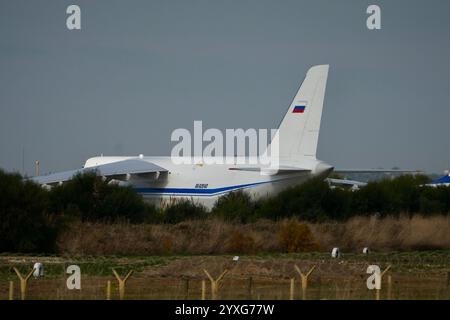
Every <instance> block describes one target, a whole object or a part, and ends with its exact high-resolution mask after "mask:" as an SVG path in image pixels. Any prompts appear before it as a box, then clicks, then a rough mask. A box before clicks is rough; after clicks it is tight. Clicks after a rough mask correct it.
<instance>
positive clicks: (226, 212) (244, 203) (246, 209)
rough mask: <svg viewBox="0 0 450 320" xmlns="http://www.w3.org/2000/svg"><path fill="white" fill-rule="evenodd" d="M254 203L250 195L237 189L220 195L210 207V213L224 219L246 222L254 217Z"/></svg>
mask: <svg viewBox="0 0 450 320" xmlns="http://www.w3.org/2000/svg"><path fill="white" fill-rule="evenodd" d="M254 207H255V203H254V202H253V201H252V200H251V198H250V196H249V195H248V194H247V193H245V192H242V191H241V190H239V191H234V192H230V193H228V194H226V195H224V196H222V197H220V198H219V199H218V200H217V202H216V203H215V205H214V208H213V209H212V214H213V215H214V216H217V217H219V218H221V219H224V220H226V221H237V222H243V223H245V222H248V221H250V220H252V219H253V218H254V211H255V210H254V209H255V208H254Z"/></svg>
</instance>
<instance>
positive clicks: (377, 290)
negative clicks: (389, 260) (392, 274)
mask: <svg viewBox="0 0 450 320" xmlns="http://www.w3.org/2000/svg"><path fill="white" fill-rule="evenodd" d="M389 269H391V265H388V266H387V268H386V269H385V270H384V271H383V272H382V273H381V274H380V288H379V289H376V290H375V291H376V295H375V299H376V300H380V291H381V284H382V283H383V276H384V274H385V273H386V272H388V271H389ZM389 281H390V280H389V279H388V294H389V295H390V290H391V284H390V283H389Z"/></svg>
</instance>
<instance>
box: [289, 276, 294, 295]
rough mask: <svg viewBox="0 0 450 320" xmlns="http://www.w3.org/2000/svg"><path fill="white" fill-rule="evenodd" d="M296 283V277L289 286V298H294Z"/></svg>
mask: <svg viewBox="0 0 450 320" xmlns="http://www.w3.org/2000/svg"><path fill="white" fill-rule="evenodd" d="M294 283H295V279H294V278H291V286H290V288H289V300H294V285H295V284H294Z"/></svg>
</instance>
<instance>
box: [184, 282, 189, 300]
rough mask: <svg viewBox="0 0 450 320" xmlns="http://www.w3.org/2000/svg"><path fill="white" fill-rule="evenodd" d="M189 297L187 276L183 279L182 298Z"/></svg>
mask: <svg viewBox="0 0 450 320" xmlns="http://www.w3.org/2000/svg"><path fill="white" fill-rule="evenodd" d="M188 297H189V278H186V279H184V300H187V299H188Z"/></svg>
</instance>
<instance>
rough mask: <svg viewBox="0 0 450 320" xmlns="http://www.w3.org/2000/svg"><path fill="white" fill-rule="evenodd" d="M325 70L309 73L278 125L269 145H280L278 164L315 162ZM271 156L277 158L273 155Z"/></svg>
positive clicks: (326, 70) (324, 68)
mask: <svg viewBox="0 0 450 320" xmlns="http://www.w3.org/2000/svg"><path fill="white" fill-rule="evenodd" d="M328 68H329V66H328V65H319V66H314V67H312V68H311V69H309V70H308V73H307V74H306V77H305V80H304V81H303V83H302V85H301V87H300V89H299V90H298V92H297V94H296V95H295V97H294V100H293V101H292V103H291V105H290V106H289V109H288V111H287V113H286V115H285V116H284V118H283V120H282V121H281V123H280V126H279V128H278V131H277V133H276V134H275V137H274V139H273V142H272V143H274V142H275V141H277V142H278V144H279V145H278V154H279V157H278V158H279V162H280V164H282V163H286V164H295V163H298V162H300V161H301V160H303V159H305V158H308V159H316V151H317V142H318V140H319V130H320V120H321V118H322V109H323V101H324V96H325V88H326V83H327V78H328ZM274 149H275V150H276V148H274ZM274 149H272V151H273V150H274ZM273 156H275V157H276V155H275V154H273V153H272V157H273Z"/></svg>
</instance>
